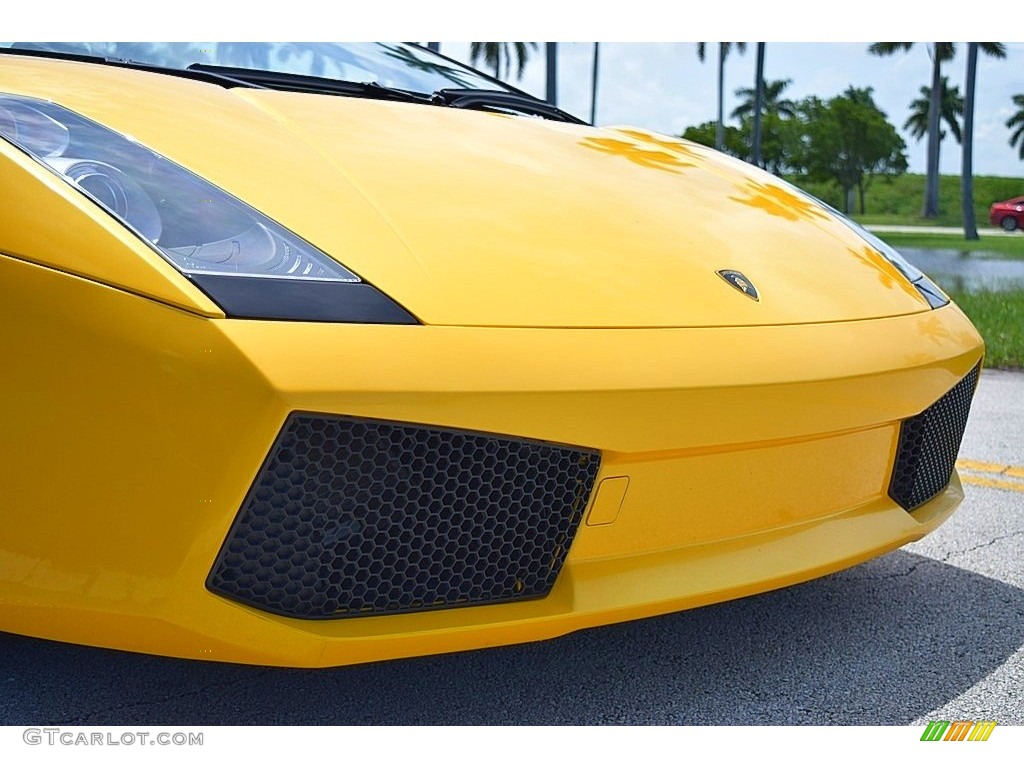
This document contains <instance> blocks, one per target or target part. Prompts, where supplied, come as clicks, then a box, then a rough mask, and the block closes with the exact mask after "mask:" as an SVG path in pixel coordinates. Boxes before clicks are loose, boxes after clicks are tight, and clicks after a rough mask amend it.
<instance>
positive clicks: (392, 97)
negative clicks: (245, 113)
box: [188, 64, 437, 104]
mask: <svg viewBox="0 0 1024 768" xmlns="http://www.w3.org/2000/svg"><path fill="white" fill-rule="evenodd" d="M188 71H190V72H206V73H209V74H212V75H218V76H221V77H230V78H231V79H233V80H240V81H243V82H246V83H252V84H253V85H256V86H259V87H262V88H271V89H274V90H282V91H298V92H300V93H323V94H335V95H338V96H357V97H361V98H366V99H383V100H388V101H406V102H412V103H414V104H436V103H437V100H436V99H434V98H432V97H431V96H430V95H429V94H425V93H418V92H416V91H405V90H402V89H401V88H389V87H388V86H384V85H379V84H378V83H360V82H356V81H354V80H337V79H335V78H331V77H317V76H315V75H299V74H295V73H293V72H274V71H271V70H267V69H248V68H245V67H225V66H221V65H219V64H189V66H188Z"/></svg>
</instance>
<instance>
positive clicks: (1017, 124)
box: [1006, 93, 1024, 160]
mask: <svg viewBox="0 0 1024 768" xmlns="http://www.w3.org/2000/svg"><path fill="white" fill-rule="evenodd" d="M1013 105H1014V106H1015V107H1018V109H1017V111H1016V112H1015V113H1014V114H1013V115H1011V116H1010V119H1009V120H1007V121H1006V127H1007V128H1010V129H1011V130H1012V129H1016V130H1014V131H1013V133H1012V134H1010V146H1011V147H1016V146H1017V145H1018V144H1020V159H1021V160H1024V93H1018V94H1017V95H1016V96H1014V97H1013Z"/></svg>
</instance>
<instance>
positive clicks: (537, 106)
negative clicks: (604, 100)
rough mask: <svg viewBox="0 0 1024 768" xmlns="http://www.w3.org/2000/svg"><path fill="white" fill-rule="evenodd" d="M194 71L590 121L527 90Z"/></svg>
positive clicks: (211, 68) (303, 88)
mask: <svg viewBox="0 0 1024 768" xmlns="http://www.w3.org/2000/svg"><path fill="white" fill-rule="evenodd" d="M188 69H189V71H192V72H209V73H211V74H218V75H223V76H228V77H231V78H233V79H236V80H244V81H246V82H250V83H254V84H257V85H260V86H263V87H265V88H274V89H279V90H285V91H299V92H303V93H323V94H336V95H339V96H356V97H361V98H366V99H382V100H385V101H404V102H410V103H413V104H434V105H437V106H442V107H454V108H456V109H481V110H486V111H489V112H500V113H503V114H516V115H533V116H534V117H543V118H545V119H547V120H557V121H560V122H564V123H576V124H579V125H586V123H585V122H584V121H582V120H580V119H578V118H576V117H573V116H572V115H570V114H569V113H568V112H563V111H562V110H560V109H559V108H558V107H556V106H554V105H552V104H548V103H547V102H546V101H541V100H540V99H535V98H534V97H532V96H529V95H527V94H525V93H513V92H511V91H492V90H484V89H476V88H442V89H441V90H438V91H435V92H434V93H431V94H426V93H421V92H419V91H407V90H403V89H401V88H392V87H389V86H385V85H380V84H379V83H361V82H357V81H354V80H338V79H335V78H330V77H317V76H315V75H300V74H295V73H292V72H274V71H271V70H266V69H246V68H243V67H225V66H221V65H218V64H190V65H189V67H188Z"/></svg>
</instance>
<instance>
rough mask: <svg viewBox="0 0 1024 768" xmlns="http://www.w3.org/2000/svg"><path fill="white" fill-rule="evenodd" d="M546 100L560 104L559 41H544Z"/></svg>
mask: <svg viewBox="0 0 1024 768" xmlns="http://www.w3.org/2000/svg"><path fill="white" fill-rule="evenodd" d="M544 52H545V54H546V55H545V57H544V63H545V65H546V66H545V73H544V100H545V101H547V102H548V103H550V104H554V105H555V106H557V105H558V43H544Z"/></svg>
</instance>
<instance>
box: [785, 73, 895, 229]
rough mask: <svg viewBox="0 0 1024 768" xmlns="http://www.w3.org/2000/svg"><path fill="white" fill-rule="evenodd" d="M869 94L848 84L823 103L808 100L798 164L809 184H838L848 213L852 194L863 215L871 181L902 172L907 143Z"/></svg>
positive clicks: (867, 90) (812, 99)
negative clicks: (855, 194) (800, 156)
mask: <svg viewBox="0 0 1024 768" xmlns="http://www.w3.org/2000/svg"><path fill="white" fill-rule="evenodd" d="M871 92H872V89H871V88H854V87H852V86H851V87H850V88H848V89H847V90H846V91H845V92H844V93H843V94H842V95H840V96H836V97H834V98H832V99H829V100H828V101H827V102H823V101H822V100H821V99H818V98H810V99H807V100H806V101H805V102H804V103H803V105H802V112H803V117H804V119H805V120H806V137H805V151H804V155H803V157H802V158H801V161H802V163H803V164H804V166H805V169H806V172H807V175H808V176H809V177H810V178H811V179H812V180H816V181H828V180H833V181H835V182H837V183H838V184H839V186H840V187H841V188H842V190H843V207H844V210H845V211H846V212H847V213H849V212H850V211H851V209H852V208H853V194H854V191H856V192H857V193H858V196H859V200H860V211H861V213H864V197H865V194H866V192H867V190H868V188H869V187H870V186H871V183H872V181H873V180H874V179H875V178H876V177H877V176H889V175H898V174H901V173H903V172H905V171H906V169H907V157H906V155H905V154H904V150H905V149H906V144H905V143H904V142H903V139H902V138H900V135H899V133H897V132H896V128H895V126H893V125H892V124H891V123H890V122H889V121H888V119H887V118H886V115H885V113H884V112H882V111H881V110H880V109H879V108H878V106H877V105H875V103H874V99H873V98H872V96H871Z"/></svg>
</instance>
